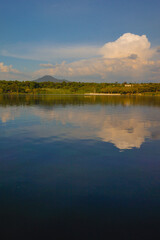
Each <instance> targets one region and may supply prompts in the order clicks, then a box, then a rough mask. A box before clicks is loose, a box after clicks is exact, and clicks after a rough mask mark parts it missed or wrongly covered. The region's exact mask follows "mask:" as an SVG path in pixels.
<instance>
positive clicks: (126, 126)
mask: <svg viewBox="0 0 160 240" xmlns="http://www.w3.org/2000/svg"><path fill="white" fill-rule="evenodd" d="M117 110H118V109H117ZM34 114H35V115H37V116H39V117H40V118H41V119H43V120H45V121H52V120H55V121H58V122H60V123H61V124H63V125H67V124H71V126H74V127H76V128H72V129H70V130H69V131H68V130H67V131H65V136H66V137H68V138H76V139H93V138H94V139H101V141H104V142H110V143H113V144H114V145H115V146H116V147H117V148H119V149H120V150H124V149H132V148H134V147H135V148H140V147H141V145H142V143H143V142H145V140H146V139H159V138H160V121H159V120H158V119H157V120H154V121H153V120H149V119H147V116H146V115H145V114H142V113H140V112H139V113H138V112H136V111H135V110H134V111H131V110H130V108H127V112H125V114H121V115H120V114H119V111H117V112H114V113H111V112H108V111H107V110H106V109H103V108H102V109H100V110H99V111H98V112H94V111H88V110H87V109H84V108H78V109H77V108H66V109H56V110H55V109H47V110H46V109H38V108H37V109H36V110H35V111H34ZM153 116H154V115H153ZM158 132H159V133H158ZM155 133H156V134H155ZM49 134H50V135H52V131H51V132H50V133H49Z"/></svg>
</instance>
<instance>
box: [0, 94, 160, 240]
mask: <svg viewBox="0 0 160 240" xmlns="http://www.w3.org/2000/svg"><path fill="white" fill-rule="evenodd" d="M159 226H160V98H159V97H121V96H120V97H118V96H115V97H113V96H110V97H107V96H104V97H94V96H91V97H82V96H43V95H41V96H7V95H6V96H2V95H1V96H0V229H1V231H0V235H1V236H3V237H1V239H39V238H40V237H41V238H43V239H93V238H94V239H98V240H99V239H129V240H130V239H131V240H132V239H134V240H135V239H141V240H145V239H159V237H158V236H160V235H159V234H160V230H159Z"/></svg>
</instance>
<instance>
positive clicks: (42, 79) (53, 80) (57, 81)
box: [33, 75, 69, 83]
mask: <svg viewBox="0 0 160 240" xmlns="http://www.w3.org/2000/svg"><path fill="white" fill-rule="evenodd" d="M33 82H55V83H62V82H69V81H67V80H65V79H57V78H55V77H52V76H49V75H45V76H43V77H41V78H38V79H36V80H33Z"/></svg>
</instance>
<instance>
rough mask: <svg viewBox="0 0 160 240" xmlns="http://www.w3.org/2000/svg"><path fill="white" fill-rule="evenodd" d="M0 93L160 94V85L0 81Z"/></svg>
mask: <svg viewBox="0 0 160 240" xmlns="http://www.w3.org/2000/svg"><path fill="white" fill-rule="evenodd" d="M0 93H17V94H18V93H30V94H43V93H46V94H47V93H56V94H62V93H64V94H65V93H68V94H84V93H110V94H114V93H119V94H137V93H156V94H160V83H132V84H127V83H126V82H124V83H117V82H116V83H93V82H92V83H91V82H62V83H54V82H40V83H38V82H33V81H5V80H1V81H0Z"/></svg>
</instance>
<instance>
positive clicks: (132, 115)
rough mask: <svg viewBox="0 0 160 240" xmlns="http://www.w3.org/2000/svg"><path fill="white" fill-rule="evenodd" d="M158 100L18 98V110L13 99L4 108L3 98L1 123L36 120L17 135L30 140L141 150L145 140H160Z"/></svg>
mask: <svg viewBox="0 0 160 240" xmlns="http://www.w3.org/2000/svg"><path fill="white" fill-rule="evenodd" d="M27 97H28V96H27ZM138 99H139V101H138ZM65 100H66V102H65ZM100 100H101V101H100ZM149 100H150V101H149ZM159 100H160V99H159V98H147V97H146V98H144V97H142V98H141V97H140V98H133V97H130V98H129V97H122V98H121V97H118V98H117V97H106V98H105V97H102V98H99V97H98V98H95V97H87V98H86V97H76V96H74V97H71V96H61V97H60V96H54V97H53V96H49V97H48V96H46V98H45V96H40V97H39V98H38V97H37V96H36V97H35V99H34V98H33V96H32V97H31V98H29V97H28V99H27V100H26V96H25V98H23V97H21V101H20V102H21V104H20V106H19V107H16V106H17V101H18V100H17V99H16V98H14V100H13V101H11V105H13V106H8V107H6V103H7V105H8V104H9V101H8V97H6V98H5V100H4V101H2V100H1V105H2V106H3V107H1V108H0V119H1V122H2V123H6V122H7V121H15V123H16V121H17V120H18V119H19V118H21V120H23V121H26V118H28V119H33V118H36V121H33V122H32V124H31V125H30V126H24V125H23V126H18V127H19V131H20V130H22V128H23V131H24V130H25V131H26V134H27V135H28V136H29V137H32V138H43V139H44V141H45V140H46V141H53V139H54V138H56V139H58V140H64V139H69V140H74V139H93V140H97V141H103V142H110V143H113V144H114V145H115V146H116V147H117V148H118V149H120V150H125V149H132V148H140V147H141V145H142V143H144V142H145V141H146V140H147V139H150V140H155V139H160V112H159V107H160V104H159ZM27 102H28V104H27ZM14 103H15V105H16V106H15V105H14ZM37 103H38V104H37ZM47 103H48V104H47ZM113 103H114V104H113ZM147 103H148V104H147ZM4 106H5V107H4ZM24 106H25V107H24ZM151 106H152V107H151Z"/></svg>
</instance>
